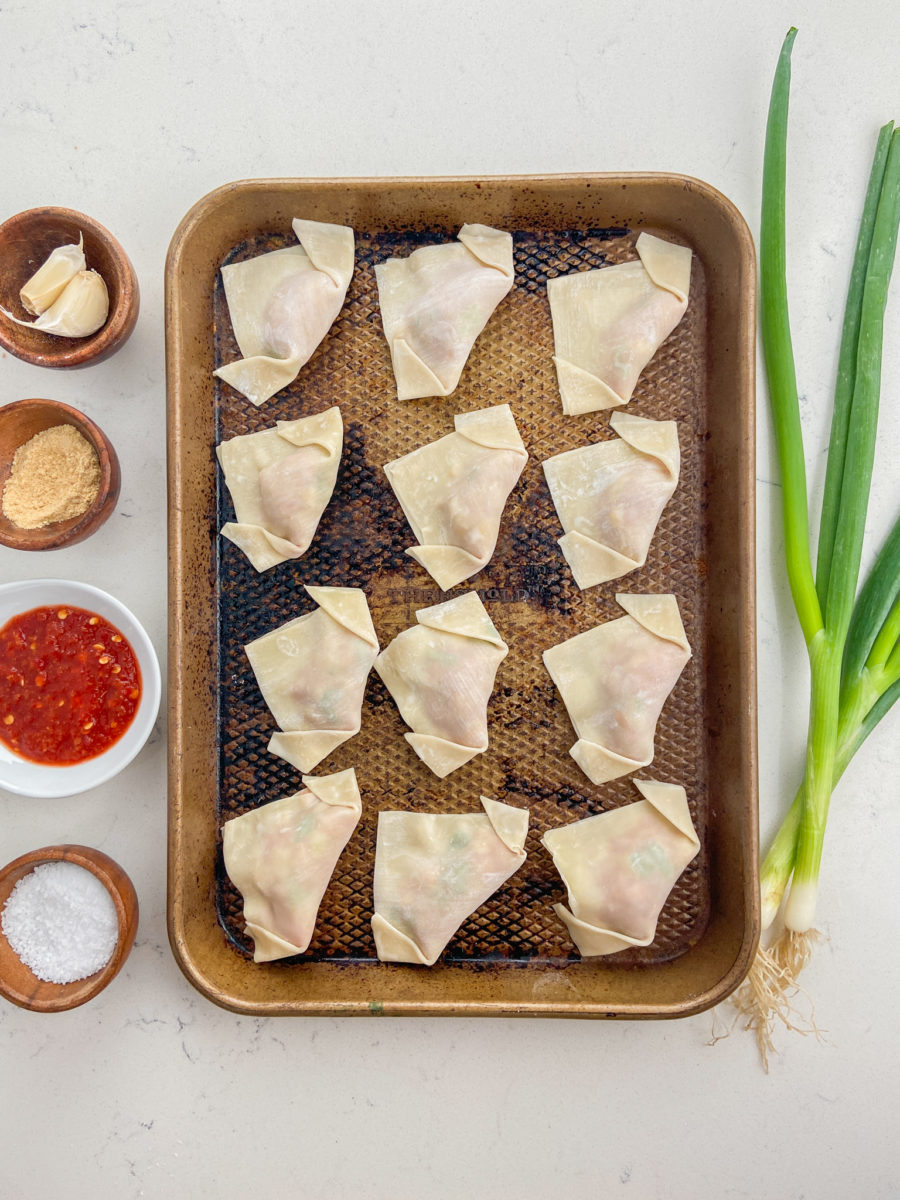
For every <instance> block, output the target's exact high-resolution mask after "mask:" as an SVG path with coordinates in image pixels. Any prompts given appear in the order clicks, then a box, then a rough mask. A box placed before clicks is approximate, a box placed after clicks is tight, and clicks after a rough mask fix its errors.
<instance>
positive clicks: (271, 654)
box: [244, 585, 378, 771]
mask: <svg viewBox="0 0 900 1200" xmlns="http://www.w3.org/2000/svg"><path fill="white" fill-rule="evenodd" d="M306 590H307V592H308V593H309V595H310V596H311V597H312V599H313V600H315V602H316V604H318V605H319V607H318V608H317V609H316V610H315V612H311V613H307V614H306V615H305V616H303V617H297V618H296V620H294V621H288V622H287V624H286V625H281V626H279V628H278V629H273V630H272V632H271V633H266V634H264V635H263V636H262V637H261V638H257V639H256V641H254V642H250V643H249V644H248V645H247V646H245V647H244V649H245V651H246V653H247V657H248V658H249V659H250V666H251V667H252V668H253V674H254V675H255V676H256V682H257V683H258V684H259V690H260V691H261V692H262V694H263V699H264V700H265V702H266V704H267V705H268V706H269V709H270V711H271V713H272V716H273V717H274V718H275V720H276V722H277V723H278V725H279V727H280V728H281V729H282V730H285V731H286V732H284V733H275V734H273V735H272V737H271V739H270V741H269V746H268V749H269V751H270V752H271V753H272V754H277V755H278V757H279V758H283V759H284V760H285V761H286V762H289V763H290V764H291V765H292V766H294V767H297V768H298V769H299V770H301V771H311V770H312V768H313V767H314V766H315V765H316V763H319V762H321V761H322V759H323V758H325V757H326V756H327V755H329V754H330V753H331V752H332V750H335V749H336V748H337V747H338V746H340V745H341V743H342V742H346V741H347V739H348V738H352V737H353V736H354V735H355V734H357V733H359V726H360V717H361V712H362V702H363V694H364V692H365V690H366V680H367V679H368V676H369V671H370V670H371V669H372V663H373V662H374V661H375V656H376V655H377V653H378V638H377V636H376V634H375V627H374V626H373V624H372V617H371V615H370V614H369V605H368V603H367V602H366V596H365V592H363V591H362V590H361V589H360V588H336V587H310V586H309V585H307V588H306Z"/></svg>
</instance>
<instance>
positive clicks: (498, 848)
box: [372, 796, 528, 967]
mask: <svg viewBox="0 0 900 1200" xmlns="http://www.w3.org/2000/svg"><path fill="white" fill-rule="evenodd" d="M481 804H482V807H483V809H484V812H483V813H441V814H435V813H412V812H381V813H379V814H378V837H377V841H376V847H375V895H374V900H375V914H374V916H373V917H372V933H373V934H374V936H375V947H376V950H377V952H378V957H379V958H380V959H381V960H382V962H402V963H417V964H419V965H421V966H426V967H430V966H432V965H433V964H434V962H435V961H436V960H437V958H438V955H439V954H440V953H441V951H442V950H443V949H444V947H445V946H446V945H447V943H448V942H449V941H450V939H451V938H452V937H453V935H454V933H455V932H456V931H457V929H458V928H459V927H460V925H461V924H462V923H463V921H465V920H466V918H467V917H470V916H471V915H472V913H473V912H475V910H476V909H478V908H480V907H481V905H482V904H484V902H485V901H486V900H487V899H489V898H490V897H491V896H492V895H493V894H494V892H496V890H497V889H498V888H499V887H501V886H502V884H504V883H505V882H506V880H507V879H509V877H510V876H511V875H512V874H514V872H516V871H517V870H518V869H519V867H520V866H521V865H522V863H523V862H524V861H525V837H526V835H527V833H528V811H527V809H524V808H513V807H512V806H511V805H509V804H501V803H500V802H499V801H497V800H489V799H488V798H487V796H482V797H481Z"/></svg>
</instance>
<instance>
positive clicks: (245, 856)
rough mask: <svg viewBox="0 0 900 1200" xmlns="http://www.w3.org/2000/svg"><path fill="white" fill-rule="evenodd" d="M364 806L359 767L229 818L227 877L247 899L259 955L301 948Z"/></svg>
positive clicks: (263, 958)
mask: <svg viewBox="0 0 900 1200" xmlns="http://www.w3.org/2000/svg"><path fill="white" fill-rule="evenodd" d="M361 813H362V801H361V800H360V795H359V787H358V786H357V783H356V774H355V772H354V771H353V768H352V767H351V768H350V769H349V770H347V771H339V772H338V773H337V774H336V775H322V776H319V777H318V778H313V777H312V776H311V775H304V777H303V791H300V792H296V793H295V794H294V795H293V796H285V797H284V798H283V799H281V800H273V801H272V802H271V803H269V804H263V805H262V806H261V807H260V808H255V809H253V810H252V811H251V812H248V813H244V815H243V816H241V817H235V818H234V820H232V821H226V822H225V826H224V828H223V829H222V849H223V853H224V857H225V870H226V871H227V872H228V878H229V879H230V880H231V882H232V883H233V884H234V886H235V887H236V888H237V889H238V891H239V892H240V893H241V895H242V896H243V898H244V922H245V925H246V929H247V933H249V934H250V936H251V937H252V938H253V959H254V961H255V962H271V961H272V960H273V959H276V958H287V957H288V956H289V955H291V954H302V953H303V951H304V950H306V948H307V947H308V946H309V943H310V940H311V938H312V935H313V930H314V929H315V924H316V915H317V913H318V911H319V905H320V904H321V902H322V897H323V896H324V895H325V889H326V888H327V887H328V882H329V880H330V879H331V876H332V874H333V872H334V868H335V864H336V863H337V860H338V858H339V857H340V854H341V851H342V850H343V849H344V847H345V846H346V845H347V842H348V841H349V840H350V835H351V834H352V833H353V830H354V829H355V828H356V826H357V823H358V822H359V818H360V814H361Z"/></svg>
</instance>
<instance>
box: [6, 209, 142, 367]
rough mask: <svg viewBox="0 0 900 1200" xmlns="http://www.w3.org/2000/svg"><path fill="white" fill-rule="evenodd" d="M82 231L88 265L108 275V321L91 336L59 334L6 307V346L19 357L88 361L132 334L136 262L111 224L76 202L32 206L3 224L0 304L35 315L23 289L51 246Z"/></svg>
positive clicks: (72, 363)
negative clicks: (88, 213)
mask: <svg viewBox="0 0 900 1200" xmlns="http://www.w3.org/2000/svg"><path fill="white" fill-rule="evenodd" d="M79 234H83V235H84V254H85V258H86V260H87V265H88V267H89V268H92V269H93V270H95V271H97V272H99V274H100V275H102V276H103V280H104V282H105V283H106V287H107V290H108V291H109V316H108V317H107V319H106V324H105V325H104V326H103V327H102V328H101V329H98V330H97V332H96V333H92V334H90V335H89V336H88V337H84V338H66V337H55V336H54V335H53V334H50V333H44V332H43V331H42V330H39V329H26V328H25V327H24V326H23V325H17V324H16V323H15V321H11V320H10V319H9V317H7V316H5V315H4V314H3V313H0V346H2V347H3V348H4V349H5V350H8V351H9V353H10V354H14V355H15V356H16V358H21V359H23V360H24V361H25V362H29V363H34V364H35V365H36V366H39V367H56V368H59V369H64V368H66V367H86V366H89V365H90V364H91V363H96V362H100V361H101V360H102V359H104V358H108V357H109V356H110V354H113V353H114V352H115V351H116V350H118V349H119V347H120V346H122V345H124V344H125V342H126V341H127V340H128V338H129V337H130V336H131V332H132V330H133V329H134V326H135V322H136V321H137V318H138V311H139V309H140V306H141V304H140V290H139V288H138V281H137V276H136V275H135V273H134V267H133V266H132V265H131V261H130V260H129V258H128V255H127V254H126V253H125V251H124V250H123V249H122V247H121V246H120V245H119V243H118V242H117V241H116V239H115V238H114V237H113V236H112V234H111V233H110V232H109V230H108V229H104V228H103V226H102V225H101V224H100V222H99V221H95V220H94V219H93V217H88V216H85V214H84V213H80V212H76V211H75V210H74V209H73V208H29V209H27V210H26V211H25V212H21V213H18V214H17V215H16V216H14V217H10V218H9V220H8V221H5V222H4V223H3V224H2V225H0V306H2V307H3V308H5V309H6V310H7V311H8V312H11V313H12V314H13V316H15V317H19V318H20V319H21V320H24V321H33V320H34V316H33V315H32V314H31V313H29V312H27V311H26V309H25V308H24V307H23V306H22V302H21V300H20V299H19V289H20V288H21V287H22V285H23V284H24V283H26V282H27V281H28V280H29V279H30V278H31V276H32V275H33V274H34V272H35V271H36V270H37V269H38V267H40V266H41V264H42V263H43V262H44V261H45V260H46V259H47V258H48V257H49V255H50V253H51V251H53V250H55V249H56V247H57V246H66V245H69V244H72V243H77V241H78V235H79Z"/></svg>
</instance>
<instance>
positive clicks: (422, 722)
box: [375, 592, 509, 779]
mask: <svg viewBox="0 0 900 1200" xmlns="http://www.w3.org/2000/svg"><path fill="white" fill-rule="evenodd" d="M416 620H417V621H418V625H414V626H413V627H412V628H411V629H405V630H404V631H403V632H402V633H399V634H398V635H397V636H396V637H395V638H394V640H393V641H392V642H391V644H390V645H389V646H388V647H387V649H386V650H383V651H382V653H381V654H379V656H378V658H376V660H375V670H376V671H377V672H378V674H379V675H380V676H381V679H382V681H383V682H384V685H385V687H386V688H387V690H388V691H389V692H390V693H391V695H392V696H393V698H394V702H395V704H396V705H397V707H398V708H399V709H400V715H401V716H402V717H403V720H404V721H405V722H406V723H407V725H409V726H410V727H411V728H412V731H413V732H412V733H407V734H404V737H405V738H406V740H407V741H408V742H409V744H410V745H411V746H412V748H413V750H415V752H416V754H418V756H419V758H421V760H422V762H424V763H425V765H426V766H427V767H430V769H431V770H432V771H433V772H434V773H435V775H437V776H439V778H441V779H443V778H444V777H445V776H447V775H449V774H450V772H451V771H455V770H456V768H457V767H461V766H462V765H463V764H464V763H467V762H468V761H469V759H471V758H474V757H475V755H476V754H483V753H484V751H485V750H487V747H488V728H487V703H488V700H489V699H490V695H491V691H492V689H493V686H494V677H495V676H496V674H497V668H498V667H499V666H500V663H501V662H502V661H503V659H504V658H506V655H507V654H508V653H509V648H508V646H507V645H506V643H505V642H504V641H503V638H501V636H500V634H499V633H498V632H497V630H496V629H495V628H494V626H493V623H492V621H491V618H490V617H489V616H488V614H487V611H486V610H485V607H484V605H483V604H482V603H481V600H480V599H479V598H478V593H477V592H466V593H465V594H464V595H462V596H455V597H454V598H453V599H452V600H445V601H444V603H443V604H435V605H433V606H432V607H431V608H420V609H419V610H418V612H417V613H416Z"/></svg>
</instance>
